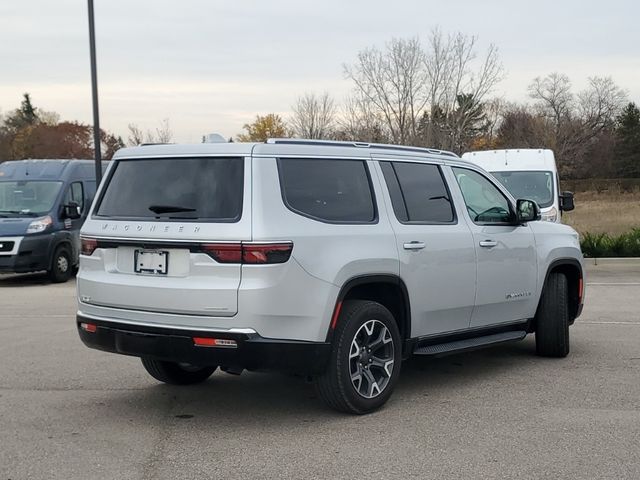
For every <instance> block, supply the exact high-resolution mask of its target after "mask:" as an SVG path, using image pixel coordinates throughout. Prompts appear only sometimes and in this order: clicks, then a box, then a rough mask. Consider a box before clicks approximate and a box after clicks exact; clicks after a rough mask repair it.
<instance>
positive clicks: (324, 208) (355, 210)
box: [278, 158, 377, 223]
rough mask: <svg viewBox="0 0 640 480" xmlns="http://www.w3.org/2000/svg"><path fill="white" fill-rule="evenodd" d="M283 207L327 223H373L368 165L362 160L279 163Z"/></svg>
mask: <svg viewBox="0 0 640 480" xmlns="http://www.w3.org/2000/svg"><path fill="white" fill-rule="evenodd" d="M278 172H279V175H280V186H281V189H282V197H283V200H284V203H285V205H286V206H287V207H288V208H289V209H290V210H292V211H294V212H296V213H298V214H300V215H303V216H306V217H309V218H312V219H314V220H319V221H322V222H327V223H374V222H376V221H377V211H376V207H375V199H374V196H373V191H372V188H371V180H370V177H369V171H368V169H367V165H366V163H365V162H364V161H362V160H333V159H331V160H329V159H294V158H281V159H279V160H278Z"/></svg>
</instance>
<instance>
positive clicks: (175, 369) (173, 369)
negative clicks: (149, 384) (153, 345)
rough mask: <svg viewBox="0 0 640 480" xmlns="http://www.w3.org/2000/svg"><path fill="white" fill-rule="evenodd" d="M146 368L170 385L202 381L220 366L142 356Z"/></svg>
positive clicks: (154, 376) (150, 373)
mask: <svg viewBox="0 0 640 480" xmlns="http://www.w3.org/2000/svg"><path fill="white" fill-rule="evenodd" d="M141 360H142V365H143V366H144V368H145V370H146V371H147V372H148V373H149V375H151V376H152V377H153V378H155V379H156V380H159V381H160V382H163V383H168V384H170V385H193V384H195V383H202V382H204V381H205V380H206V379H207V378H209V377H210V376H211V374H212V373H213V372H215V370H216V368H218V367H215V366H214V367H196V366H191V365H187V364H180V363H175V362H164V361H161V360H152V359H150V358H141Z"/></svg>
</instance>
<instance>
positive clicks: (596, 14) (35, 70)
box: [0, 0, 640, 142]
mask: <svg viewBox="0 0 640 480" xmlns="http://www.w3.org/2000/svg"><path fill="white" fill-rule="evenodd" d="M95 3H96V35H97V51H98V82H99V93H100V110H101V112H100V113H101V126H102V127H103V128H105V129H107V130H110V131H113V132H115V133H116V134H119V135H122V136H123V137H124V138H125V140H126V135H127V124H129V123H136V124H138V125H139V126H140V127H142V128H144V129H147V128H155V127H156V126H158V123H159V122H160V120H162V119H163V118H169V119H170V123H171V127H172V129H173V131H174V134H175V139H176V140H177V141H179V142H199V141H200V138H201V136H202V135H203V134H205V133H210V132H219V133H222V134H223V135H225V136H232V135H236V134H237V133H239V132H240V131H241V129H242V125H243V124H244V123H247V122H250V121H251V120H252V119H253V118H254V116H255V115H256V114H258V113H260V114H265V113H269V112H277V113H281V114H282V115H283V116H286V115H287V114H288V111H289V108H290V106H291V104H292V103H293V102H294V100H295V98H296V97H297V96H298V95H300V94H302V93H304V92H307V91H315V92H322V91H325V90H326V91H328V92H329V93H331V94H332V95H333V96H335V97H336V99H338V100H341V99H342V98H343V97H344V96H346V95H347V94H348V92H349V90H350V89H351V83H350V82H349V81H348V80H345V79H344V75H343V64H344V63H349V62H352V61H353V60H354V59H355V57H356V54H357V52H358V51H360V50H362V49H363V48H365V47H367V46H372V45H377V46H380V47H382V46H384V44H385V42H387V41H388V40H390V39H391V38H392V37H410V36H414V35H419V36H421V37H423V38H426V37H427V35H428V33H429V31H430V30H431V29H432V28H434V27H436V26H439V27H440V28H441V30H442V31H443V32H445V33H454V32H457V31H461V32H464V33H466V34H469V35H477V36H478V37H479V40H478V43H479V46H480V48H481V49H482V50H483V49H485V48H486V46H488V45H489V44H490V43H494V44H496V45H497V46H498V48H499V52H500V57H501V59H502V61H503V63H504V66H505V69H506V71H507V75H508V76H507V78H506V79H505V80H504V81H503V82H502V83H501V84H500V85H499V88H498V89H497V91H496V92H495V93H496V95H499V96H503V97H505V98H506V99H509V100H518V101H523V100H526V99H527V98H526V87H527V85H528V84H529V83H530V81H531V80H532V79H533V78H534V77H536V76H544V75H546V74H548V73H550V72H553V71H560V72H563V73H566V74H567V75H569V77H570V78H571V80H572V81H573V83H574V85H575V87H576V89H580V88H581V87H583V86H584V85H585V83H586V80H587V77H589V76H591V75H603V76H604V75H610V76H612V77H613V79H614V80H615V81H616V82H617V83H618V84H619V85H620V86H621V87H623V88H625V89H626V90H627V91H628V93H629V98H630V100H633V101H635V102H636V103H640V30H639V29H638V21H639V19H640V2H638V1H637V0H608V1H606V2H602V1H597V2H596V1H592V0H582V1H580V0H552V1H548V0H536V1H527V2H523V1H518V2H516V1H513V0H511V1H502V0H482V1H478V0H457V1H456V0H449V1H437V2H436V1H425V0H411V1H403V0H395V1H394V2H391V1H384V2H383V1H378V0H367V1H364V0H363V1H360V0H352V1H347V0H342V1H337V0H316V1H313V2H307V1H303V0H269V1H265V0H262V1H257V0H244V1H238V0H236V1H231V0H229V1H226V2H225V1H218V0H209V1H206V0H180V1H179V0H134V1H131V0H130V1H125V0H95ZM88 44H89V42H88V26H87V2H86V1H84V0H55V1H51V0H19V1H18V0H11V1H9V0H2V1H1V2H0V61H1V67H0V112H4V113H6V112H7V111H9V110H12V109H14V108H16V107H17V106H18V105H19V103H20V99H21V95H22V93H24V92H29V93H31V94H32V98H33V102H34V104H35V105H36V106H37V107H40V108H42V109H45V110H54V111H56V112H58V113H60V115H61V117H62V119H63V120H79V121H82V122H87V123H90V122H91V90H90V67H89V47H88Z"/></svg>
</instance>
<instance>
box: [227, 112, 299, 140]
mask: <svg viewBox="0 0 640 480" xmlns="http://www.w3.org/2000/svg"><path fill="white" fill-rule="evenodd" d="M242 128H243V129H244V130H245V132H246V133H239V134H238V135H237V136H236V139H237V141H239V142H264V141H266V140H267V139H268V138H283V137H289V136H291V132H290V130H289V128H288V127H287V125H286V123H285V122H284V120H282V117H280V115H277V114H275V113H269V114H267V115H256V119H255V120H254V121H253V123H246V124H245V125H244V126H243V127H242Z"/></svg>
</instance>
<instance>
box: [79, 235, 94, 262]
mask: <svg viewBox="0 0 640 480" xmlns="http://www.w3.org/2000/svg"><path fill="white" fill-rule="evenodd" d="M80 243H81V249H80V252H81V253H82V255H87V256H89V257H90V256H91V255H93V252H95V250H96V248H98V240H96V239H95V238H86V237H82V238H81V239H80Z"/></svg>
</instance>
